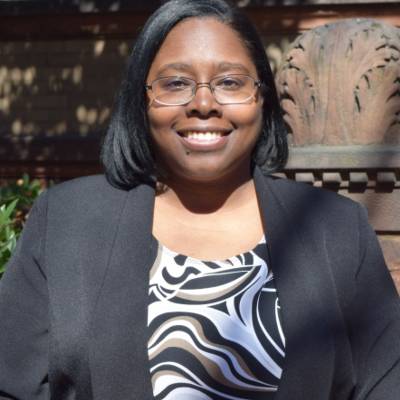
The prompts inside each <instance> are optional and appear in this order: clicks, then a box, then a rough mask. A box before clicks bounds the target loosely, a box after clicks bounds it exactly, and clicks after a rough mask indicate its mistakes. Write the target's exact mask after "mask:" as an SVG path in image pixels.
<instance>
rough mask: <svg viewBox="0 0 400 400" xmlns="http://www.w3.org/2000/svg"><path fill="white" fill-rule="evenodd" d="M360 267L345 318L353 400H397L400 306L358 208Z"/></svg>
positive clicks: (399, 387) (399, 394) (399, 391)
mask: <svg viewBox="0 0 400 400" xmlns="http://www.w3.org/2000/svg"><path fill="white" fill-rule="evenodd" d="M359 232H360V258H359V260H360V263H359V265H358V268H357V270H356V271H355V275H354V280H355V285H354V289H355V290H354V293H353V298H352V301H351V305H350V309H349V310H348V311H350V313H349V314H348V320H349V321H350V322H349V326H350V329H349V330H350V332H349V334H350V340H351V345H352V349H353V361H354V366H355V372H356V377H357V384H356V390H355V392H354V396H353V398H354V400H383V399H385V400H398V399H399V398H400V303H399V296H398V294H397V291H396V288H395V286H394V284H393V281H392V279H391V276H390V273H389V271H388V269H387V267H386V264H385V261H384V258H383V255H382V251H381V249H380V246H379V243H378V240H377V237H376V235H375V232H374V231H373V229H372V227H371V226H370V225H369V223H368V220H367V214H366V211H365V209H364V208H363V207H361V206H360V207H359Z"/></svg>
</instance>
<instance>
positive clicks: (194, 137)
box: [178, 129, 232, 151]
mask: <svg viewBox="0 0 400 400" xmlns="http://www.w3.org/2000/svg"><path fill="white" fill-rule="evenodd" d="M231 132H232V131H231V130H217V129H210V130H194V129H193V130H184V131H178V134H179V136H180V137H181V138H182V139H183V143H184V144H185V146H186V147H188V148H189V149H190V150H200V151H201V150H203V151H208V150H218V149H220V148H221V147H223V146H224V145H225V143H226V142H227V140H228V135H229V134H230V133H231Z"/></svg>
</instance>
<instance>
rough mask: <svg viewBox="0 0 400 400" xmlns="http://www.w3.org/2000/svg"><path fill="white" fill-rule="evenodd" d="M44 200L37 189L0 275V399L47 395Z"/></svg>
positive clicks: (26, 399) (32, 398)
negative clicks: (17, 238) (12, 249)
mask: <svg viewBox="0 0 400 400" xmlns="http://www.w3.org/2000/svg"><path fill="white" fill-rule="evenodd" d="M45 205H46V194H42V195H41V196H40V197H39V199H38V200H37V201H36V203H35V205H34V206H33V208H32V209H31V212H30V215H29V218H28V220H27V222H26V224H25V227H24V230H23V233H22V236H21V237H20V239H19V241H18V244H17V248H16V250H15V252H14V254H13V256H12V258H11V260H10V261H9V263H8V265H7V268H6V272H5V273H4V276H3V277H2V279H1V280H0V321H1V322H0V399H17V400H44V399H46V400H48V399H49V398H50V396H49V388H48V332H49V317H48V293H47V285H46V276H45V271H44V262H43V247H44V236H45V213H46V210H45Z"/></svg>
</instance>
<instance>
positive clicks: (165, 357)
mask: <svg viewBox="0 0 400 400" xmlns="http://www.w3.org/2000/svg"><path fill="white" fill-rule="evenodd" d="M149 296H150V299H149V300H150V301H149V309H148V326H149V329H150V339H149V342H148V354H149V360H150V373H151V379H152V386H153V394H154V397H155V399H156V400H161V399H163V400H166V399H168V400H205V399H216V400H220V399H221V400H222V399H235V400H236V399H237V400H239V399H241V400H249V399H264V400H266V399H270V398H272V397H273V395H274V393H275V392H276V391H277V389H278V385H279V380H280V377H281V374H282V362H283V359H284V357H285V337H284V334H283V332H282V327H281V322H280V307H279V301H278V297H277V293H276V289H275V286H274V280H273V275H272V271H271V270H270V269H269V267H268V265H267V263H266V242H265V238H264V237H263V239H262V240H261V241H260V243H259V244H258V245H257V246H256V247H255V248H254V249H253V250H251V251H248V252H246V253H243V254H240V255H238V256H235V257H231V258H229V259H227V260H221V261H200V260H198V259H195V258H192V257H187V256H184V255H182V254H178V253H175V252H173V251H172V250H169V249H168V248H166V247H165V246H163V245H161V244H160V245H159V251H158V256H157V259H156V262H155V264H154V265H153V267H152V269H151V271H150V288H149Z"/></svg>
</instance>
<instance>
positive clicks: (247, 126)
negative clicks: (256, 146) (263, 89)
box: [229, 104, 263, 139]
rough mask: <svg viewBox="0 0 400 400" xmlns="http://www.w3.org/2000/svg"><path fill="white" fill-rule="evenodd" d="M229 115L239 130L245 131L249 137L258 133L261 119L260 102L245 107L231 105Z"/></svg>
mask: <svg viewBox="0 0 400 400" xmlns="http://www.w3.org/2000/svg"><path fill="white" fill-rule="evenodd" d="M229 115H230V119H231V121H232V122H233V123H234V124H235V125H236V127H237V128H238V129H239V130H245V131H247V133H248V135H247V136H249V139H251V138H253V137H254V136H258V134H259V133H260V131H261V128H262V121H263V112H262V104H253V105H248V106H247V107H244V106H243V105H241V106H240V107H238V106H232V108H230V110H229Z"/></svg>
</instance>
